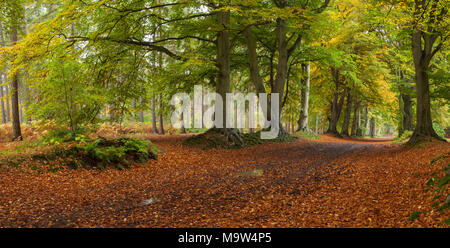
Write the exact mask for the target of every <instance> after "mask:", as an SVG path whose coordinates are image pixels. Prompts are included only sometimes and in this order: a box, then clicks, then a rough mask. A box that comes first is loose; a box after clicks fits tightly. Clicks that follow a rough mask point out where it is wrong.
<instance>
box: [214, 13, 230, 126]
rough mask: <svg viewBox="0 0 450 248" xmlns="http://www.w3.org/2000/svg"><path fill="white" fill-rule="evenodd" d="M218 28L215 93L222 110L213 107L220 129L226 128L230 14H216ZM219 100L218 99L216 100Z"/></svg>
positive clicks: (228, 89)
mask: <svg viewBox="0 0 450 248" xmlns="http://www.w3.org/2000/svg"><path fill="white" fill-rule="evenodd" d="M217 20H218V24H219V26H221V27H222V28H223V30H220V31H219V32H218V34H217V69H218V73H217V84H216V92H217V93H218V94H219V95H220V96H221V97H222V100H223V102H224V104H223V108H222V110H221V109H220V108H218V105H215V117H216V118H217V117H218V116H219V115H221V116H219V117H222V123H219V125H220V124H222V127H223V128H225V127H226V112H227V108H226V102H225V101H226V94H227V93H229V92H230V38H229V36H230V34H229V30H228V29H229V26H230V12H229V11H219V12H217ZM217 100H219V99H217ZM216 124H217V123H216Z"/></svg>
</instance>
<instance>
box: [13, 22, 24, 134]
mask: <svg viewBox="0 0 450 248" xmlns="http://www.w3.org/2000/svg"><path fill="white" fill-rule="evenodd" d="M11 43H12V45H13V46H14V45H15V44H16V43H17V24H13V27H12V29H11ZM11 93H12V98H11V105H12V127H13V133H12V134H13V140H22V130H21V128H20V116H19V115H20V111H19V75H18V73H16V74H15V75H13V79H12V83H11Z"/></svg>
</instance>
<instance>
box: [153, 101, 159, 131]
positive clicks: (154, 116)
mask: <svg viewBox="0 0 450 248" xmlns="http://www.w3.org/2000/svg"><path fill="white" fill-rule="evenodd" d="M152 132H153V133H154V134H157V133H159V132H158V127H157V126H156V107H155V97H154V96H152Z"/></svg>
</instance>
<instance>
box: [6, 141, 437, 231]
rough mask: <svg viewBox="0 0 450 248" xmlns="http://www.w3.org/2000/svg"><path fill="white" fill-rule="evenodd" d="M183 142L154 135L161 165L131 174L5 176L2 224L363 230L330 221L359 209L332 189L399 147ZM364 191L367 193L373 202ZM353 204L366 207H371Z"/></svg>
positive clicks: (352, 221)
mask: <svg viewBox="0 0 450 248" xmlns="http://www.w3.org/2000/svg"><path fill="white" fill-rule="evenodd" d="M180 140H181V139H180V137H179V136H165V137H157V138H156V137H155V143H156V144H157V145H159V146H160V147H162V148H163V150H164V152H163V154H161V155H160V157H159V160H158V161H157V162H151V163H150V164H148V165H147V166H139V167H135V168H132V169H130V170H125V171H117V170H106V171H103V172H101V171H88V170H80V171H62V172H58V173H50V174H46V175H32V174H26V175H16V174H11V173H7V172H0V178H5V177H15V180H8V182H9V183H6V181H1V180H0V191H1V192H0V226H2V227H17V226H54V227H77V226H79V227H91V226H97V227H301V226H310V227H312V226H358V225H359V224H364V223H359V222H361V220H360V219H359V217H361V218H366V217H365V215H367V213H366V212H364V211H363V212H359V213H358V211H356V212H354V213H353V214H349V216H347V217H346V220H345V221H341V222H339V223H334V224H333V225H330V223H329V221H330V220H331V219H330V217H329V215H330V214H338V215H339V214H343V213H345V212H349V211H352V210H355V209H349V208H350V207H347V208H344V209H343V211H341V212H342V213H341V212H339V211H337V210H338V209H339V208H340V207H344V205H343V204H344V203H343V202H340V201H346V199H345V197H344V198H343V199H337V197H335V200H336V202H335V203H333V204H330V203H329V202H328V201H330V200H331V201H333V199H330V195H331V194H334V193H333V190H332V189H327V187H329V186H330V185H332V186H333V187H337V188H336V189H334V191H335V192H339V190H342V189H343V188H344V189H346V190H348V189H347V188H345V187H343V186H342V185H339V183H340V181H345V180H347V179H349V178H353V177H358V178H359V177H364V176H365V174H364V173H368V172H365V171H364V170H365V169H367V168H362V167H361V168H360V167H358V166H356V167H355V166H353V165H354V164H357V165H359V164H361V163H364V157H365V156H372V157H373V156H375V155H376V154H383V155H386V152H394V151H395V149H397V148H395V147H392V146H390V145H388V144H387V142H386V141H382V142H380V141H378V140H377V141H370V142H368V141H367V140H358V141H354V140H336V139H335V138H331V137H323V138H322V139H321V140H320V141H315V142H312V141H305V140H300V141H296V142H293V143H284V144H282V143H280V144H263V145H258V146H254V147H249V148H245V149H241V150H209V151H203V150H197V149H191V148H185V147H182V145H181V143H180ZM397 150H398V149H397ZM439 152H440V151H439ZM436 153H437V151H436ZM350 168H352V169H354V170H355V171H350ZM374 168H375V167H374ZM375 169H377V168H375ZM367 170H369V172H370V170H372V169H367ZM358 173H361V174H358ZM352 180H359V179H352ZM361 180H365V179H361ZM11 181H13V185H11ZM347 186H348V187H349V189H353V190H354V192H353V193H352V192H351V190H349V192H347V191H346V192H339V193H342V194H344V193H345V194H349V196H351V195H352V194H353V195H356V192H359V191H358V190H360V191H361V189H360V188H358V187H360V185H357V186H356V185H347ZM330 190H331V191H330ZM365 191H366V189H363V190H362V191H361V192H363V193H362V196H364V195H365V197H368V195H369V192H367V194H366V193H365ZM345 194H344V195H345ZM381 197H382V196H380V198H381ZM369 198H370V197H369ZM367 201H371V199H367ZM321 202H322V203H321ZM348 202H349V200H347V203H348ZM319 203H320V204H322V205H316V204H319ZM325 203H326V204H328V205H325ZM352 204H354V206H352V207H353V208H356V209H359V207H361V206H363V205H364V202H359V203H358V202H353V203H352ZM319 210H320V211H319ZM361 211H362V210H361ZM335 212H338V213H335ZM402 213H403V212H402ZM359 214H363V215H362V216H359ZM333 216H334V215H333ZM334 217H335V216H334ZM358 221H359V222H358ZM366 221H367V220H366ZM372 224H376V223H375V222H374V223H372ZM379 225H383V224H381V223H380V224H378V226H379ZM375 226H377V225H375Z"/></svg>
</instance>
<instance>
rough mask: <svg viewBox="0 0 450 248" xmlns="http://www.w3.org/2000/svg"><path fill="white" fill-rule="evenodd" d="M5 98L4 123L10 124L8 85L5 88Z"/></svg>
mask: <svg viewBox="0 0 450 248" xmlns="http://www.w3.org/2000/svg"><path fill="white" fill-rule="evenodd" d="M5 96H6V122H11V104H9V103H10V100H9V99H10V98H9V85H6V86H5Z"/></svg>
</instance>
